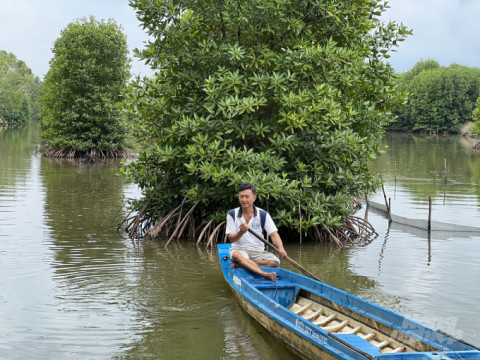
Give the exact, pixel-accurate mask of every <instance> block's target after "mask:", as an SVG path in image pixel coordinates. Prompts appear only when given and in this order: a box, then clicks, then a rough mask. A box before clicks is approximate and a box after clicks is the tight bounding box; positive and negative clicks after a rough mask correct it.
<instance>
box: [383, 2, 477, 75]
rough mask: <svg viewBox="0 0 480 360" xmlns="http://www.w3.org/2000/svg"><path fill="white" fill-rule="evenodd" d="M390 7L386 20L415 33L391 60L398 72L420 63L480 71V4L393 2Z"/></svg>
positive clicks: (385, 15)
mask: <svg viewBox="0 0 480 360" xmlns="http://www.w3.org/2000/svg"><path fill="white" fill-rule="evenodd" d="M389 5H390V7H391V9H389V10H388V11H387V12H386V13H385V14H384V16H383V18H384V19H385V20H395V21H397V22H402V23H403V24H404V25H406V26H407V27H409V28H411V29H413V33H414V35H413V36H410V37H409V38H407V40H406V41H405V42H403V43H402V44H401V45H400V47H399V48H398V49H397V51H398V52H397V53H394V54H393V55H392V57H391V61H390V62H391V64H392V65H393V66H394V68H395V69H396V70H397V71H406V70H408V69H410V68H411V67H412V66H413V65H415V63H416V62H417V61H419V60H420V59H434V60H437V61H438V62H439V63H440V64H441V65H444V66H448V65H450V64H451V63H458V64H461V65H466V66H472V67H480V22H479V21H478V19H477V18H478V14H480V1H473V0H422V1H419V0H390V1H389Z"/></svg>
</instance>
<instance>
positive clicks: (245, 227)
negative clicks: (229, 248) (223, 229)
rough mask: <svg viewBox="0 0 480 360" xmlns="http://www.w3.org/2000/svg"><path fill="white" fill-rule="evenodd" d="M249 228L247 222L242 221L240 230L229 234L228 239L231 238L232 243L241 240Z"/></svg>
mask: <svg viewBox="0 0 480 360" xmlns="http://www.w3.org/2000/svg"><path fill="white" fill-rule="evenodd" d="M248 229H250V227H249V226H248V224H247V223H246V222H243V223H241V224H240V230H239V231H238V232H237V233H232V234H228V240H230V242H231V243H234V242H236V241H238V240H240V238H241V237H242V236H243V234H245V233H246V232H247V231H248Z"/></svg>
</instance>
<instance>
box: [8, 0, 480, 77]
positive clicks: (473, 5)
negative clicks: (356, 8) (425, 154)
mask: <svg viewBox="0 0 480 360" xmlns="http://www.w3.org/2000/svg"><path fill="white" fill-rule="evenodd" d="M389 4H390V6H391V8H390V9H389V10H388V11H387V12H385V13H384V15H383V17H382V18H383V19H384V20H395V21H397V22H401V23H403V24H404V25H406V26H407V27H409V28H411V29H412V30H413V32H414V35H413V36H410V37H409V38H408V39H407V40H406V41H404V42H403V43H400V47H399V48H397V52H396V53H393V54H391V55H392V57H391V58H390V59H389V61H390V63H391V64H392V65H393V67H394V68H395V70H396V71H397V72H404V71H407V70H409V69H410V68H412V67H413V65H415V63H417V62H418V61H419V60H421V59H423V60H426V59H434V60H437V61H438V62H439V63H440V64H441V65H443V66H448V65H450V64H451V63H457V64H460V65H465V66H471V67H480V21H478V15H479V14H480V0H390V1H389ZM89 15H93V16H95V17H96V18H97V19H110V18H111V19H114V20H116V21H117V22H118V23H120V24H121V25H122V26H123V29H124V30H123V31H124V34H126V35H127V41H128V45H129V49H130V54H131V56H132V57H133V55H132V54H133V53H132V50H133V49H134V48H143V47H144V41H146V40H147V36H146V35H145V33H144V32H143V30H142V29H141V27H140V23H139V21H138V20H137V19H136V17H135V12H134V9H132V8H131V7H129V6H128V0H81V1H80V0H0V50H6V51H7V52H11V53H13V54H15V55H16V56H17V58H18V59H20V60H23V61H25V63H26V64H27V66H28V67H30V68H31V69H32V71H33V73H34V74H35V75H37V76H38V77H40V78H41V79H43V76H44V75H45V74H46V73H47V71H48V69H49V61H50V59H51V57H52V52H51V48H52V46H53V43H54V41H55V40H56V39H57V38H58V37H59V36H60V32H61V30H62V29H64V28H65V27H66V26H67V25H68V24H69V23H70V22H72V21H73V20H75V19H78V18H81V17H84V16H89ZM132 65H133V67H132V72H133V73H134V74H136V75H147V76H148V75H151V73H152V72H151V70H150V69H149V68H148V67H147V66H145V65H144V64H143V63H142V62H141V61H139V60H134V62H133V64H132Z"/></svg>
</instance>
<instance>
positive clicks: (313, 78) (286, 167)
mask: <svg viewBox="0 0 480 360" xmlns="http://www.w3.org/2000/svg"><path fill="white" fill-rule="evenodd" d="M130 4H131V6H132V7H134V8H135V10H136V14H137V17H138V19H139V20H140V21H141V23H142V24H143V27H144V29H146V31H147V32H148V34H149V35H150V38H151V41H149V43H148V46H147V47H146V48H145V49H144V50H138V51H137V53H138V55H139V56H140V57H141V58H143V59H144V60H145V61H146V62H147V63H149V64H150V65H151V67H152V68H153V69H155V70H156V73H155V76H154V77H153V78H150V79H143V80H138V81H137V82H135V83H134V84H133V85H132V88H131V89H130V93H129V96H128V98H127V99H126V101H125V106H126V108H127V109H128V110H129V112H130V114H131V116H132V117H133V118H134V119H135V123H136V138H137V140H138V142H139V144H141V146H142V151H141V153H140V155H139V157H138V159H137V161H135V162H134V163H132V164H130V165H129V166H127V167H125V168H124V169H123V172H124V174H125V176H127V177H128V178H130V179H131V180H132V181H133V182H135V183H136V184H138V185H139V187H140V188H141V189H142V192H143V194H144V197H143V198H142V199H141V200H139V201H138V202H135V203H133V207H134V208H135V209H137V210H140V213H139V215H138V216H137V217H135V218H132V219H130V223H129V225H128V226H127V229H130V231H131V233H134V232H135V230H137V231H140V232H142V233H143V232H145V231H148V233H147V234H148V235H153V236H157V235H163V236H165V235H172V236H173V235H175V236H180V235H181V234H182V232H183V231H184V229H189V232H188V234H187V233H185V235H187V236H190V237H192V238H195V237H198V240H201V238H202V236H204V234H205V233H206V232H208V231H213V233H214V237H215V236H216V235H215V234H217V235H218V233H215V231H218V230H219V229H221V226H220V225H221V222H222V221H223V220H224V219H225V214H226V211H227V210H228V209H229V208H232V207H234V206H237V205H238V199H237V195H236V194H237V186H238V185H239V184H240V183H241V182H244V181H250V182H252V183H254V184H255V185H256V186H257V189H258V192H259V198H258V200H257V203H258V205H260V206H262V207H264V208H266V209H267V210H268V211H270V212H271V213H272V216H273V217H274V219H275V220H276V222H277V224H278V225H280V226H283V227H284V229H290V230H292V233H295V234H297V235H298V234H308V235H310V236H312V237H315V238H318V237H321V236H322V234H324V232H325V231H330V229H340V228H345V227H348V226H350V225H351V224H350V223H348V224H347V221H348V220H347V219H348V217H349V215H351V212H352V206H351V198H350V196H352V195H355V194H357V193H360V192H363V191H365V190H372V189H373V188H374V187H375V184H376V180H375V178H374V176H373V175H372V174H371V173H370V172H369V170H368V167H367V165H368V162H369V161H370V160H372V159H374V158H375V157H376V156H377V155H378V154H379V152H380V150H381V149H380V148H379V147H378V145H377V140H378V139H379V137H380V136H381V135H382V134H383V133H384V129H385V126H386V124H387V122H388V120H389V118H390V112H391V110H392V109H393V108H395V107H396V106H398V105H399V104H401V103H402V102H403V101H404V99H403V97H402V96H401V95H400V94H399V93H398V92H397V91H396V87H395V79H394V77H395V75H394V71H393V69H392V67H391V66H390V65H389V64H388V63H387V62H386V61H385V59H386V58H388V57H389V55H388V53H389V52H390V51H391V50H392V49H393V48H394V47H395V46H396V45H397V44H398V43H399V42H400V41H402V40H404V38H405V37H406V36H407V35H408V34H409V30H408V29H406V28H405V27H404V26H403V25H400V24H397V23H383V22H381V21H380V20H379V17H380V15H381V13H382V12H383V11H384V10H385V4H383V2H381V1H377V0H368V1H339V0H329V1H325V0H322V1H314V0H295V1H291V0H275V1H273V0H262V1H248V2H242V1H240V2H239V1H230V0H224V1H207V0H200V1H187V0H183V1H182V0H165V1H157V2H151V1H142V0H132V1H130ZM187 223H188V224H189V226H185V224H187ZM214 224H215V226H216V225H219V226H217V227H215V226H214ZM206 229H207V230H206ZM213 229H215V230H213ZM347 232H348V231H347ZM342 234H344V232H342Z"/></svg>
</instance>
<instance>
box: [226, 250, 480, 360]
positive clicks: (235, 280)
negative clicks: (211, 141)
mask: <svg viewBox="0 0 480 360" xmlns="http://www.w3.org/2000/svg"><path fill="white" fill-rule="evenodd" d="M230 246H231V244H229V243H222V244H218V245H217V248H218V256H219V260H220V265H221V268H222V271H223V275H224V277H225V280H226V281H227V283H228V284H229V285H230V287H231V288H232V290H233V294H234V296H235V298H236V300H237V301H238V303H239V304H240V305H241V306H242V308H243V309H244V310H245V311H246V312H247V313H248V314H249V315H251V316H252V317H253V318H254V319H255V320H256V321H258V322H259V323H260V324H261V325H262V326H263V327H264V328H266V329H267V330H268V331H269V332H270V333H271V334H272V335H273V336H275V337H276V338H277V339H278V340H279V341H280V342H281V343H283V344H284V345H286V346H287V347H288V348H289V349H290V350H292V351H293V352H294V353H296V354H297V355H298V356H300V357H301V358H303V359H322V360H330V359H346V360H352V359H355V360H358V359H368V360H372V359H386V360H387V359H389V360H433V359H435V360H451V359H452V360H453V359H456V360H459V359H469V360H480V350H479V349H478V348H476V347H475V346H473V345H471V344H468V343H467V342H465V341H463V340H461V339H457V338H455V337H453V336H451V335H449V334H447V333H445V332H442V331H441V330H435V329H433V328H431V327H429V326H427V325H424V324H421V323H420V322H417V321H415V320H413V319H410V318H408V317H406V316H403V315H401V314H399V313H396V312H394V311H391V310H388V309H386V308H383V307H381V306H379V305H376V304H374V303H371V302H369V301H367V300H364V299H362V298H360V297H358V296H355V295H352V294H349V293H347V292H345V291H342V290H340V289H337V288H335V287H333V286H330V285H328V284H325V283H323V282H321V281H317V280H314V279H311V278H309V277H307V276H304V275H301V274H298V273H296V272H292V271H289V270H286V269H284V268H281V267H278V268H275V269H274V270H272V268H262V269H263V270H264V271H270V272H271V271H275V272H276V275H277V280H276V281H275V282H273V281H270V280H266V279H264V278H263V277H262V276H260V275H257V274H254V273H252V272H250V271H248V270H246V269H241V268H236V267H233V266H232V263H231V260H230V257H229V249H230Z"/></svg>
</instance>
